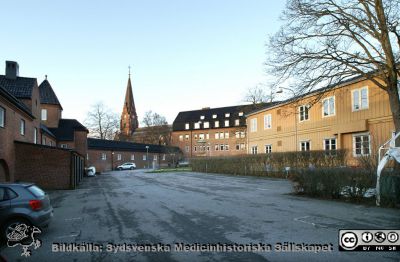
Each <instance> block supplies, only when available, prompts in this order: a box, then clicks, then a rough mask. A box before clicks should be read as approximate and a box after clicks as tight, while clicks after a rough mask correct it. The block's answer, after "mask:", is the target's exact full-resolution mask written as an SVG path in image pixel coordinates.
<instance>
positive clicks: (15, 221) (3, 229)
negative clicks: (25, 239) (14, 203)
mask: <svg viewBox="0 0 400 262" xmlns="http://www.w3.org/2000/svg"><path fill="white" fill-rule="evenodd" d="M18 224H25V225H27V226H31V223H30V222H29V221H28V220H26V219H24V218H14V219H11V220H8V221H7V222H6V223H4V225H3V226H2V227H1V238H2V240H5V241H7V234H8V233H9V232H10V231H9V228H10V227H12V228H15V226H16V225H18Z"/></svg>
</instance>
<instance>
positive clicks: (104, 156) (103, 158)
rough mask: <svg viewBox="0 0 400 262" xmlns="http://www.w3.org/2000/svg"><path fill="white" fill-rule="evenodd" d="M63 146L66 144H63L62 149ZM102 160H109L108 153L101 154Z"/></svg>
mask: <svg viewBox="0 0 400 262" xmlns="http://www.w3.org/2000/svg"><path fill="white" fill-rule="evenodd" d="M62 145H64V144H61V147H62ZM101 160H103V161H104V160H107V154H106V153H101Z"/></svg>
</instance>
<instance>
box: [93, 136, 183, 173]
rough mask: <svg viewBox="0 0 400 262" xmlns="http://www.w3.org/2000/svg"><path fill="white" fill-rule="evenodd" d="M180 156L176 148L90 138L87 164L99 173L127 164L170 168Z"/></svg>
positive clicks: (137, 166)
mask: <svg viewBox="0 0 400 262" xmlns="http://www.w3.org/2000/svg"><path fill="white" fill-rule="evenodd" d="M180 155H181V152H180V150H179V148H176V147H168V146H161V145H152V144H140V143H132V142H126V141H115V140H103V139H95V138H88V156H87V162H88V165H89V166H94V167H96V171H97V172H105V171H110V170H115V169H116V167H117V166H119V165H121V164H123V163H126V162H133V163H135V164H136V168H155V167H162V166H168V165H172V164H173V163H175V162H176V161H177V160H178V159H180Z"/></svg>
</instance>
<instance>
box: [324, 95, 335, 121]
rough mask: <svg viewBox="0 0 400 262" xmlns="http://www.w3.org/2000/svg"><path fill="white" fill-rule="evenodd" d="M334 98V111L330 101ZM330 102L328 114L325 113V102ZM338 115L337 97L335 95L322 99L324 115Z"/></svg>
mask: <svg viewBox="0 0 400 262" xmlns="http://www.w3.org/2000/svg"><path fill="white" fill-rule="evenodd" d="M331 99H333V112H331V107H330V102H329V101H331ZM326 101H327V102H328V112H327V113H328V114H327V115H325V106H324V105H325V102H326ZM335 115H336V98H335V96H329V97H326V98H324V99H323V100H322V117H331V116H335Z"/></svg>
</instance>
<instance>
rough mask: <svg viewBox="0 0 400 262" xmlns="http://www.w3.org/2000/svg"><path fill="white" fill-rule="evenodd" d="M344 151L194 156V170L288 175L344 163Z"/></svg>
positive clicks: (192, 164)
mask: <svg viewBox="0 0 400 262" xmlns="http://www.w3.org/2000/svg"><path fill="white" fill-rule="evenodd" d="M345 160H346V151H345V150H335V151H330V152H326V151H310V152H285V153H271V154H259V155H242V156H230V157H212V158H192V159H191V161H190V164H191V166H192V169H193V171H197V172H206V173H220V174H234V175H257V176H260V175H264V176H271V177H285V176H286V175H287V172H286V171H285V168H286V167H290V168H291V169H294V168H296V167H297V169H301V168H320V167H337V166H344V165H345V162H346V161H345Z"/></svg>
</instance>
